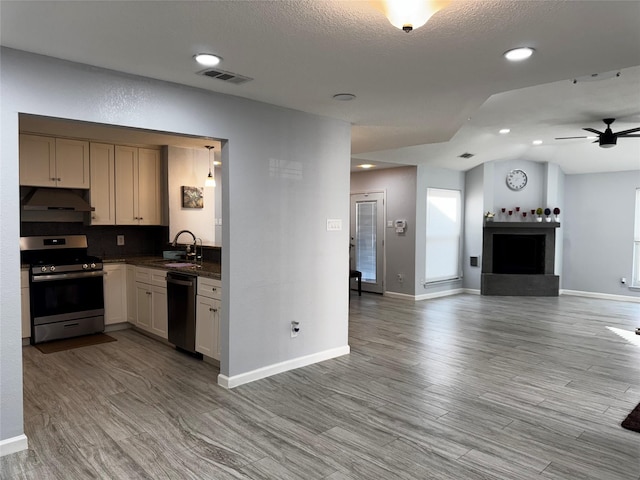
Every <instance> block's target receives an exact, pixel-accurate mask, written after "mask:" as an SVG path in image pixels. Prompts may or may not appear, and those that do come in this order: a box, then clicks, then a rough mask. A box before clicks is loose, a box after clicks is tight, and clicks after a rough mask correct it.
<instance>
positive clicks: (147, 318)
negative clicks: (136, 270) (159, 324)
mask: <svg viewBox="0 0 640 480" xmlns="http://www.w3.org/2000/svg"><path fill="white" fill-rule="evenodd" d="M152 295H153V294H152V292H151V285H147V284H144V283H139V282H137V283H136V312H137V315H136V324H135V325H136V327H139V328H142V329H143V330H147V331H149V332H150V331H151V312H152V303H151V297H152Z"/></svg>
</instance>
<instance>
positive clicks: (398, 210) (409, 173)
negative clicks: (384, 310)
mask: <svg viewBox="0 0 640 480" xmlns="http://www.w3.org/2000/svg"><path fill="white" fill-rule="evenodd" d="M372 191H386V205H385V208H386V219H387V220H391V221H393V220H398V219H404V220H407V229H406V230H405V233H403V234H398V233H396V232H395V228H388V227H385V232H386V235H385V254H386V272H385V291H388V292H395V293H403V294H406V295H413V294H414V291H415V282H414V278H415V263H414V261H413V260H414V253H415V249H416V243H415V228H416V222H415V218H416V204H415V201H414V199H415V196H416V167H399V168H386V169H383V170H370V171H363V172H355V173H352V174H351V193H366V192H372ZM399 273H401V274H403V275H404V282H402V283H400V282H398V279H397V275H398V274H399Z"/></svg>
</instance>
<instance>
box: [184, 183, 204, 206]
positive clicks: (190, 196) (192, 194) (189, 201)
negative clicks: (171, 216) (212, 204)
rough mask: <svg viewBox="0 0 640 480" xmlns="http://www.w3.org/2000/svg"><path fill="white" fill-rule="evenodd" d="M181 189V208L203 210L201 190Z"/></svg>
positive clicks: (197, 188)
mask: <svg viewBox="0 0 640 480" xmlns="http://www.w3.org/2000/svg"><path fill="white" fill-rule="evenodd" d="M181 188H182V208H204V198H203V190H204V189H203V188H202V187H186V186H183V187H181Z"/></svg>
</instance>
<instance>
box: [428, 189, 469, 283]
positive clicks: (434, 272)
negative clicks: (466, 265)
mask: <svg viewBox="0 0 640 480" xmlns="http://www.w3.org/2000/svg"><path fill="white" fill-rule="evenodd" d="M460 198H461V195H460V191H459V190H444V189H440V188H428V189H427V248H426V265H425V281H426V282H427V283H432V282H440V281H443V280H453V279H457V278H460V251H461V248H460V240H461V239H460V236H461V231H462V222H461V216H462V212H461V204H462V202H461V200H460Z"/></svg>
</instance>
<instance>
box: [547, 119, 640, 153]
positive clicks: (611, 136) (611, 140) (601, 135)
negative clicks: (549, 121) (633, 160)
mask: <svg viewBox="0 0 640 480" xmlns="http://www.w3.org/2000/svg"><path fill="white" fill-rule="evenodd" d="M602 121H603V122H604V123H606V124H607V128H606V129H605V131H604V132H599V131H598V130H596V129H594V128H583V130H586V131H587V132H591V133H595V134H596V135H598V139H597V140H596V141H595V142H593V143H596V142H597V143H598V144H599V145H600V146H601V147H602V148H611V147H615V146H616V143H617V142H618V138H620V137H623V138H624V137H640V134H638V135H632V134H633V133H635V132H640V127H638V128H630V129H629V130H622V131H621V132H616V133H614V132H612V131H611V124H612V123H613V122H615V121H616V119H615V118H603V119H602ZM570 138H589V137H558V138H556V140H568V139H570ZM591 138H593V137H591Z"/></svg>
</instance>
